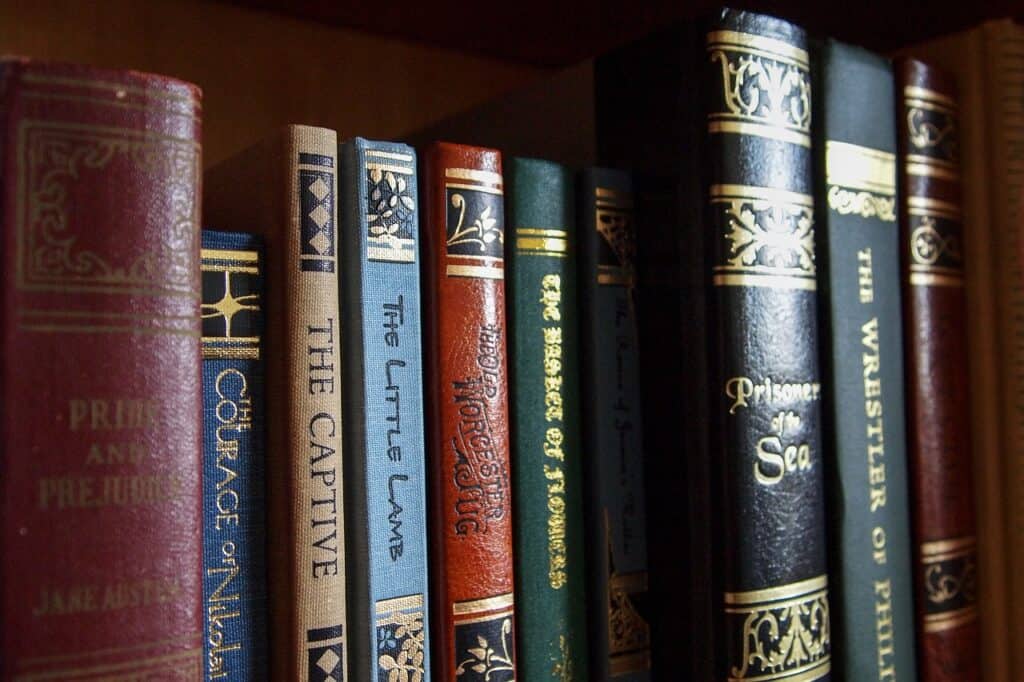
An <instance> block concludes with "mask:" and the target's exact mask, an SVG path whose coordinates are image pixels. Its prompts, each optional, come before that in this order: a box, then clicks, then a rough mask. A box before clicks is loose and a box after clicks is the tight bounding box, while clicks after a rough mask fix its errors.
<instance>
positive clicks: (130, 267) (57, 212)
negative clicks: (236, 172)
mask: <svg viewBox="0 0 1024 682" xmlns="http://www.w3.org/2000/svg"><path fill="white" fill-rule="evenodd" d="M199 98H200V94H199V91H198V90H197V89H196V88H195V87H193V86H191V85H189V84H187V83H182V82H180V81H176V80H172V79H169V78H163V77H160V76H152V75H147V74H140V73H134V72H115V71H103V70H97V69H91V68H85V67H77V66H69V65H57V64H45V63H39V62H34V61H30V60H4V61H0V125H2V133H0V134H2V138H0V156H2V163H3V166H2V169H3V170H2V171H0V173H2V178H3V188H2V192H3V199H2V203H0V205H2V216H3V218H2V220H3V272H4V275H3V279H2V281H3V285H2V286H3V294H4V296H3V305H2V306H0V311H2V313H0V314H2V316H3V336H2V339H3V340H2V345H0V355H2V362H3V369H2V370H0V371H2V374H0V376H2V383H3V393H2V401H3V402H2V407H0V414H2V420H3V421H2V426H0V434H2V435H0V439H2V447H0V529H2V531H0V532H2V536H0V585H2V588H0V589H2V592H0V595H2V596H0V617H2V619H0V628H2V631H0V679H2V680H37V679H38V680H99V679H128V678H129V677H130V678H131V679H147V680H156V679H160V680H198V679H200V678H201V676H202V648H201V643H200V642H201V640H200V631H201V628H202V617H201V611H200V608H201V606H200V604H201V599H202V591H201V582H200V579H201V577H200V571H201V536H200V523H201V521H200V500H201V497H200V496H201V490H200V480H199V477H200V472H201V471H202V458H201V449H200V426H201V424H202V421H201V418H200V409H201V404H202V403H201V394H200V371H201V366H200V357H199V345H200V342H199V334H200V332H199V196H198V194H197V191H198V187H199V177H200V175H199V174H200V168H201V166H200V148H199V129H200V124H199V106H200V105H199Z"/></svg>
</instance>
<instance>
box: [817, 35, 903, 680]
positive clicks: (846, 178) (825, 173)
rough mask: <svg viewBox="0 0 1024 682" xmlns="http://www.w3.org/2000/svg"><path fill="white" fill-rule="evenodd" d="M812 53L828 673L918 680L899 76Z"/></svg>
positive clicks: (840, 55) (857, 57)
mask: <svg viewBox="0 0 1024 682" xmlns="http://www.w3.org/2000/svg"><path fill="white" fill-rule="evenodd" d="M816 56H817V58H818V71H817V74H816V80H815V91H814V144H815V158H816V161H817V162H818V163H817V167H816V168H815V182H816V184H817V191H816V197H817V202H816V208H817V219H818V220H817V225H818V231H817V234H818V246H819V248H818V256H819V266H820V276H819V285H820V286H819V304H820V306H819V316H820V328H821V345H822V361H823V368H824V376H825V380H826V382H827V384H828V386H829V387H830V389H831V390H829V391H827V392H826V393H825V395H824V401H823V407H824V423H825V425H826V429H825V443H826V444H827V446H828V449H827V450H826V452H828V453H829V456H828V459H827V460H826V464H827V470H828V474H827V476H828V481H827V484H828V487H829V495H828V501H829V566H830V574H831V576H832V580H833V584H832V601H833V609H832V616H833V617H832V632H833V642H835V652H836V653H835V658H834V664H835V667H836V669H837V672H838V673H839V674H841V676H842V679H846V680H894V679H904V678H906V679H915V678H916V675H917V674H916V672H915V663H914V653H915V650H914V602H913V583H912V580H911V576H912V571H911V560H910V556H911V539H910V515H909V504H908V500H907V497H908V495H909V491H908V480H907V461H906V460H907V454H906V418H905V412H904V409H905V408H904V405H905V401H904V390H903V329H902V309H901V299H900V285H899V282H900V260H899V254H900V248H899V244H900V241H899V223H898V222H897V194H896V121H895V117H894V115H893V112H894V111H895V106H896V105H895V101H894V96H895V94H894V93H895V86H894V81H893V73H892V66H891V64H890V63H889V61H888V60H887V59H885V58H884V57H881V56H879V55H876V54H873V53H871V52H868V51H866V50H863V49H860V48H857V47H853V46H850V45H845V44H843V43H839V42H835V41H831V40H829V41H826V42H825V43H824V44H823V45H821V46H820V48H819V50H818V51H817V54H816Z"/></svg>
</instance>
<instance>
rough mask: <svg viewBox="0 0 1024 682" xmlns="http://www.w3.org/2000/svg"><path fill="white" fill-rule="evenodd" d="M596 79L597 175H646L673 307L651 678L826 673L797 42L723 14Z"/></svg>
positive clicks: (803, 104)
mask: <svg viewBox="0 0 1024 682" xmlns="http://www.w3.org/2000/svg"><path fill="white" fill-rule="evenodd" d="M596 84H597V85H596V90H597V116H598V125H597V127H598V145H599V156H600V158H601V161H602V163H608V164H615V165H618V166H623V167H631V168H636V169H639V170H641V171H643V174H642V175H641V176H639V177H638V183H637V187H638V190H637V199H638V216H639V217H638V222H639V223H641V226H640V227H639V228H638V239H639V240H640V242H641V244H642V245H643V246H641V247H640V249H639V250H640V253H641V254H643V259H642V260H641V262H640V264H639V268H640V270H641V273H642V284H643V286H644V293H647V291H650V290H652V289H658V288H660V289H662V293H661V294H659V296H660V298H659V300H662V301H664V302H665V304H666V307H665V309H664V313H662V312H661V311H659V310H657V309H654V308H653V307H652V306H650V305H647V304H645V305H644V307H643V308H642V310H641V313H643V314H646V315H648V316H650V315H652V314H653V315H657V316H661V315H664V320H661V321H659V320H652V319H650V318H649V317H648V319H645V320H642V321H641V323H640V328H641V329H642V330H644V334H645V342H644V343H645V344H646V347H657V348H658V353H659V354H660V355H661V356H672V355H673V354H677V355H679V356H680V357H681V360H679V361H676V360H669V361H668V363H667V365H666V369H667V373H670V374H672V376H674V377H675V379H676V381H675V383H676V385H677V386H678V387H679V388H678V389H677V390H678V395H679V399H678V401H675V409H674V411H673V410H672V406H671V405H669V406H665V405H659V406H658V407H656V408H655V409H657V410H658V411H659V412H658V413H659V414H660V415H669V419H668V421H667V425H662V426H660V427H656V432H655V434H654V435H653V438H654V439H655V440H656V442H658V443H678V442H680V440H681V442H682V443H683V446H682V447H681V448H680V447H679V446H678V445H676V446H674V447H673V448H672V449H670V450H668V452H685V453H686V456H685V457H671V456H670V455H667V454H659V455H657V456H655V457H654V459H653V461H652V462H650V463H649V473H648V481H649V482H650V485H651V489H650V490H649V491H648V499H650V500H652V505H651V507H650V508H649V509H648V514H649V515H651V517H652V518H654V519H658V522H657V528H658V529H660V528H663V527H664V526H665V525H666V524H668V525H669V527H672V528H678V529H679V532H678V534H677V535H676V537H677V538H678V540H677V542H678V543H679V544H681V545H682V547H681V550H682V552H685V553H686V560H685V561H684V562H682V563H685V564H686V567H685V569H683V570H681V571H680V572H679V575H678V576H672V575H671V574H669V573H667V572H668V571H669V570H670V569H668V568H665V561H664V559H665V558H667V557H671V554H670V553H669V550H668V549H666V548H664V546H662V547H660V548H658V549H656V550H655V551H656V552H660V553H659V554H656V555H655V556H656V557H657V558H656V559H655V560H653V561H652V569H655V567H657V568H656V569H655V570H657V571H659V574H658V575H656V576H654V577H655V580H654V581H653V582H652V588H653V594H652V603H653V605H654V606H653V609H652V610H653V621H654V622H653V625H652V636H653V639H654V646H653V650H654V652H655V656H656V658H655V660H654V665H653V670H654V673H655V676H656V677H658V678H659V679H678V678H679V677H683V678H684V679H711V678H714V679H722V678H728V679H734V680H745V679H757V680H787V679H789V680H795V679H800V680H818V679H828V677H829V675H830V671H831V628H830V622H829V598H828V578H827V565H826V564H827V561H826V547H825V508H824V496H823V484H824V473H825V465H824V463H823V461H822V457H823V451H822V448H821V433H820V411H821V398H822V383H821V377H820V374H819V359H818V343H817V300H816V289H817V265H816V259H815V238H814V234H815V231H814V227H815V226H814V200H813V182H812V168H811V164H812V143H811V134H810V133H811V109H810V105H811V63H810V56H809V54H808V45H807V39H806V36H805V34H804V32H803V30H801V29H800V28H798V27H796V26H794V25H792V24H790V23H788V22H785V21H781V20H778V19H775V18H772V17H768V16H764V15H760V14H756V13H750V12H744V11H738V10H731V9H722V10H719V11H717V12H715V13H714V14H713V15H712V16H710V17H709V18H707V19H706V20H703V21H700V22H692V23H686V24H680V25H676V26H672V27H669V28H667V29H665V30H664V31H663V32H661V33H659V34H656V35H653V36H650V37H648V38H645V39H643V40H641V41H638V42H637V43H635V44H633V45H631V46H626V47H625V48H622V49H621V50H618V51H616V52H614V53H612V54H609V55H607V56H606V57H603V58H601V59H599V60H598V62H597V65H596ZM694 93H700V94H699V95H698V96H694ZM648 241H649V242H651V244H647V242H648ZM659 246H662V247H663V251H662V252H661V253H654V252H653V249H655V248H658V247H659ZM670 323H671V324H674V325H675V326H674V327H670V326H669V324H670ZM658 332H661V336H660V337H658V336H654V334H656V333H658ZM648 366H650V365H648ZM655 367H656V365H655ZM666 381H668V379H666ZM655 383H656V384H657V383H658V382H655ZM665 383H666V382H661V384H662V385H664V384H665ZM655 402H658V400H655ZM661 421H662V422H665V421H666V420H665V419H662V420H661ZM649 423H654V424H657V423H658V420H653V421H651V422H649ZM668 429H674V430H676V431H677V432H678V433H679V434H682V436H673V435H671V434H666V433H665V432H666V430H668ZM645 435H646V434H645ZM681 491H685V495H684V494H681ZM653 532H657V531H652V533H653ZM664 544H665V543H652V546H653V547H658V546H659V545H664ZM709 548H710V551H709ZM673 549H674V550H675V551H676V552H679V551H680V548H678V547H677V548H673ZM677 563H679V562H677ZM671 570H674V564H673V565H672V567H671ZM682 613H685V614H687V615H686V618H685V619H684V618H682V617H681V616H680V614H682ZM683 620H689V621H690V622H689V623H685V622H680V621H683Z"/></svg>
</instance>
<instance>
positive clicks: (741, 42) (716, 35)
mask: <svg viewBox="0 0 1024 682" xmlns="http://www.w3.org/2000/svg"><path fill="white" fill-rule="evenodd" d="M707 45H708V47H709V48H710V47H713V46H723V47H731V48H733V49H739V50H741V51H744V52H751V53H754V54H761V55H762V56H766V57H769V58H770V59H776V60H779V61H786V62H790V63H792V64H794V65H795V66H799V67H801V68H804V69H808V68H810V64H811V59H810V55H809V54H808V53H807V50H804V49H803V48H799V47H797V46H796V45H793V44H791V43H787V42H783V41H781V40H776V39H775V38H768V37H766V36H759V35H754V34H753V33H741V32H740V31H711V32H710V33H708V35H707Z"/></svg>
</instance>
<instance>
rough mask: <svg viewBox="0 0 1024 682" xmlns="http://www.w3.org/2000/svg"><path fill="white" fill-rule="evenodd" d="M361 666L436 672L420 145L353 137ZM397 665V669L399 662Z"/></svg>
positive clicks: (353, 582)
mask: <svg viewBox="0 0 1024 682" xmlns="http://www.w3.org/2000/svg"><path fill="white" fill-rule="evenodd" d="M341 163H342V173H341V182H342V197H343V210H342V216H341V220H342V239H341V245H340V248H341V258H342V277H343V285H342V292H341V293H342V308H341V309H342V319H344V320H345V321H346V324H345V325H343V328H342V334H343V339H344V343H343V348H344V354H343V361H344V365H345V375H344V382H345V393H344V409H345V424H346V426H345V439H344V448H345V466H346V471H345V486H346V487H345V500H346V518H347V519H348V523H347V526H348V538H349V542H348V548H349V554H350V556H351V557H352V561H351V562H350V567H351V569H352V570H350V572H349V624H350V628H351V645H350V648H351V650H352V651H354V652H359V653H358V654H357V655H353V657H352V676H353V679H357V680H379V682H389V680H393V679H407V678H408V679H414V678H415V679H417V680H423V681H424V682H426V681H429V680H430V637H429V627H428V624H427V622H426V611H427V538H426V513H427V512H426V479H425V476H426V469H425V460H424V448H425V442H424V434H423V427H424V424H423V420H424V406H423V382H422V356H421V331H420V313H421V306H420V278H419V267H418V264H419V256H418V252H419V249H418V240H419V207H418V203H419V195H418V188H417V184H416V153H415V151H414V150H413V149H412V148H411V147H408V146H406V145H402V144H392V143H388V142H373V141H369V140H363V139H358V138H357V139H354V140H350V141H348V142H346V143H344V144H343V145H342V148H341ZM395 671H398V672H397V673H396V672H395Z"/></svg>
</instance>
